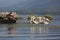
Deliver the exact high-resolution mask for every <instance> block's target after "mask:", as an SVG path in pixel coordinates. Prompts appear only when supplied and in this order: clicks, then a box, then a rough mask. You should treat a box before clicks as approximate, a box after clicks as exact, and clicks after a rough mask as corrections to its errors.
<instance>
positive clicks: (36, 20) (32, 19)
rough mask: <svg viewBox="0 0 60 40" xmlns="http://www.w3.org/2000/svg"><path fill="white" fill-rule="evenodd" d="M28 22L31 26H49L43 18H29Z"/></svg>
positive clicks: (47, 21)
mask: <svg viewBox="0 0 60 40" xmlns="http://www.w3.org/2000/svg"><path fill="white" fill-rule="evenodd" d="M29 22H30V23H31V24H41V23H43V24H49V22H50V20H49V19H48V18H45V17H35V16H30V20H29Z"/></svg>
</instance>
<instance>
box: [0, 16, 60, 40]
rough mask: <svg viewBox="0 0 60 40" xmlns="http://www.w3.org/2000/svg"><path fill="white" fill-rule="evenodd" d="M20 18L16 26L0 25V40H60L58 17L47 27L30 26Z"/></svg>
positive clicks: (59, 21)
mask: <svg viewBox="0 0 60 40" xmlns="http://www.w3.org/2000/svg"><path fill="white" fill-rule="evenodd" d="M22 17H23V18H24V17H25V18H24V19H22V21H19V22H17V23H16V24H0V40H60V25H59V24H60V19H59V17H60V16H54V17H55V19H54V21H53V22H52V23H50V24H49V25H44V24H37V25H32V24H29V23H28V22H27V19H26V18H27V16H22Z"/></svg>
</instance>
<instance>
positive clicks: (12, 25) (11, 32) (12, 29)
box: [8, 24, 15, 37]
mask: <svg viewBox="0 0 60 40" xmlns="http://www.w3.org/2000/svg"><path fill="white" fill-rule="evenodd" d="M8 31H9V33H8V34H9V35H10V36H9V37H14V36H13V34H15V26H14V24H10V25H9V27H8Z"/></svg>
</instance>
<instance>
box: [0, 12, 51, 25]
mask: <svg viewBox="0 0 60 40" xmlns="http://www.w3.org/2000/svg"><path fill="white" fill-rule="evenodd" d="M16 15H17V14H16V12H9V13H3V12H1V14H0V23H16V21H17V18H16ZM27 20H28V22H29V23H31V24H49V23H50V22H51V20H52V17H49V16H41V17H37V16H34V15H30V16H28V18H27Z"/></svg>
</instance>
